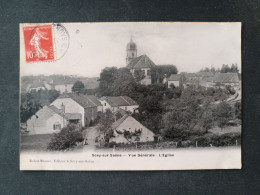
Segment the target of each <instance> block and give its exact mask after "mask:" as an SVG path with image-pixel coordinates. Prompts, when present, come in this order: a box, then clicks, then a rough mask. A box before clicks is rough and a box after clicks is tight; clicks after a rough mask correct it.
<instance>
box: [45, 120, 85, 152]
mask: <svg viewBox="0 0 260 195" xmlns="http://www.w3.org/2000/svg"><path fill="white" fill-rule="evenodd" d="M83 140H84V138H83V136H82V133H81V131H80V129H79V128H78V127H77V126H76V125H74V124H70V125H68V126H67V127H64V128H63V129H62V130H61V131H60V132H59V133H57V134H54V136H53V137H52V138H51V141H50V143H49V144H48V147H47V149H48V150H65V149H68V148H71V147H73V146H76V144H77V143H79V142H82V141H83Z"/></svg>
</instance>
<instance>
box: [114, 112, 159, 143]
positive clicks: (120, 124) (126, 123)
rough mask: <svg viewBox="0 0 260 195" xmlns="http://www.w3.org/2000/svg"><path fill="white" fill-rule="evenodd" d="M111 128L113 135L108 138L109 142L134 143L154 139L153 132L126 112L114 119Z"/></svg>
mask: <svg viewBox="0 0 260 195" xmlns="http://www.w3.org/2000/svg"><path fill="white" fill-rule="evenodd" d="M111 128H112V130H113V137H111V138H110V139H109V142H115V143H135V142H148V141H154V133H153V132H152V131H150V130H149V129H147V128H146V127H145V126H143V125H142V124H141V123H139V122H138V121H137V120H136V119H134V118H133V117H132V116H130V115H128V114H126V115H124V116H123V117H122V118H120V119H119V120H117V121H115V122H114V123H113V124H112V126H111ZM126 135H127V136H126Z"/></svg>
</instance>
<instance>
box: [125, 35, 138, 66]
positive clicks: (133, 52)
mask: <svg viewBox="0 0 260 195" xmlns="http://www.w3.org/2000/svg"><path fill="white" fill-rule="evenodd" d="M136 57H137V47H136V44H135V43H134V42H133V40H132V35H131V39H130V42H129V43H128V44H127V46H126V65H128V64H129V62H130V61H131V60H132V59H134V58H136Z"/></svg>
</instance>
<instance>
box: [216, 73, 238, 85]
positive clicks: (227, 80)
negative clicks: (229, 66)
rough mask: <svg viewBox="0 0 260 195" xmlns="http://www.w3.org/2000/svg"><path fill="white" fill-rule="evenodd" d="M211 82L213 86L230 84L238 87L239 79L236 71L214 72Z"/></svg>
mask: <svg viewBox="0 0 260 195" xmlns="http://www.w3.org/2000/svg"><path fill="white" fill-rule="evenodd" d="M212 82H213V83H214V84H215V86H220V87H221V86H222V87H223V86H226V85H230V86H232V87H238V86H239V85H240V81H239V78H238V74H237V73H216V74H215V76H214V77H213V80H212Z"/></svg>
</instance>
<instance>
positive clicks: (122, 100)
mask: <svg viewBox="0 0 260 195" xmlns="http://www.w3.org/2000/svg"><path fill="white" fill-rule="evenodd" d="M100 100H106V101H107V103H108V104H109V105H111V106H113V107H115V106H133V105H138V104H137V103H136V102H135V101H134V100H133V99H131V98H130V97H128V96H116V97H112V96H104V97H102V98H100Z"/></svg>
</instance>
